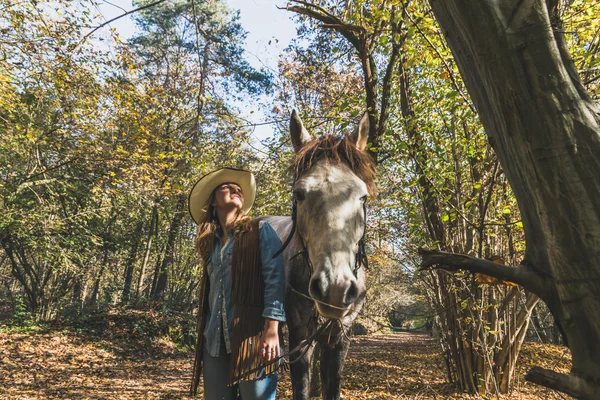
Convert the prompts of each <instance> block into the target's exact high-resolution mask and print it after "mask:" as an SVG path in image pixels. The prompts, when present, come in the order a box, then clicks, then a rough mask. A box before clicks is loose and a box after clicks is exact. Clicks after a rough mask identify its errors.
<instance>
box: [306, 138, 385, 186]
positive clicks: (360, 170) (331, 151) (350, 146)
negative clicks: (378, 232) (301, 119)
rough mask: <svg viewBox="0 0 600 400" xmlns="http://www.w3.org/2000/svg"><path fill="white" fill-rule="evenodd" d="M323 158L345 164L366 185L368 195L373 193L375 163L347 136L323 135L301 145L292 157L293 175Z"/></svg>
mask: <svg viewBox="0 0 600 400" xmlns="http://www.w3.org/2000/svg"><path fill="white" fill-rule="evenodd" d="M324 158H325V159H327V160H329V161H332V162H334V163H344V164H346V165H347V166H348V167H350V169H351V170H352V172H354V174H355V175H356V176H358V177H359V178H360V179H361V180H362V181H363V182H364V183H365V184H366V185H367V190H368V192H369V195H371V196H374V195H375V163H374V162H373V160H372V159H371V156H369V154H367V152H365V151H360V150H359V149H357V148H356V145H355V143H353V142H352V140H351V139H350V138H349V137H348V136H336V135H325V136H322V137H320V138H316V139H313V140H311V141H309V142H308V143H306V144H305V145H304V146H302V148H301V149H300V150H299V151H298V152H297V153H296V158H295V159H294V173H295V176H296V177H299V176H300V175H302V174H303V173H304V172H306V171H307V170H308V169H310V168H311V167H312V166H313V165H314V163H316V162H317V161H319V160H321V159H324Z"/></svg>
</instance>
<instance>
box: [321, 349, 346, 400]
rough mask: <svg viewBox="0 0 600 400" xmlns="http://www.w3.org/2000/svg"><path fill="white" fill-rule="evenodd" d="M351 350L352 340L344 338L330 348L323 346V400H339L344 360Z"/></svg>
mask: <svg viewBox="0 0 600 400" xmlns="http://www.w3.org/2000/svg"><path fill="white" fill-rule="evenodd" d="M349 348H350V340H348V339H347V338H346V337H342V338H340V339H339V341H337V343H335V344H333V345H331V346H329V345H327V344H324V343H322V344H321V391H322V393H323V400H339V398H340V386H341V383H342V371H343V369H344V360H345V359H346V354H347V353H348V349H349Z"/></svg>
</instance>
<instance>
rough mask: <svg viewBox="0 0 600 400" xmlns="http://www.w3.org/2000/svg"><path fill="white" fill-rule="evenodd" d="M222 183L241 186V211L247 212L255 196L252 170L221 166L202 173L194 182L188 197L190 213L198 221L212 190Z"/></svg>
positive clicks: (254, 181)
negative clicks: (242, 202)
mask: <svg viewBox="0 0 600 400" xmlns="http://www.w3.org/2000/svg"><path fill="white" fill-rule="evenodd" d="M223 183H235V184H237V185H238V186H239V187H240V188H242V195H243V196H244V205H243V207H242V211H243V212H245V213H248V211H250V209H251V208H252V205H253V204H254V199H255V197H256V180H255V179H254V175H252V172H250V171H246V170H243V169H236V168H221V169H218V170H216V171H213V172H210V173H208V174H206V175H204V176H203V177H202V178H200V179H199V180H198V182H196V184H195V185H194V187H193V188H192V190H191V192H190V196H189V198H188V207H189V210H190V215H191V216H192V219H193V220H194V222H196V223H198V221H199V220H200V217H202V215H203V214H204V213H205V212H206V210H205V209H204V206H205V205H206V202H207V201H208V199H209V198H210V195H211V194H212V192H213V191H214V190H215V189H216V188H217V187H219V186H220V185H222V184H223Z"/></svg>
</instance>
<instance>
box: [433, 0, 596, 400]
mask: <svg viewBox="0 0 600 400" xmlns="http://www.w3.org/2000/svg"><path fill="white" fill-rule="evenodd" d="M430 4H431V6H432V8H433V10H434V13H435V15H436V18H437V19H438V21H439V23H440V25H441V27H442V29H443V31H444V33H445V35H446V37H447V39H448V43H449V45H450V48H451V50H452V52H453V54H454V57H455V58H456V62H457V64H458V66H459V69H460V71H461V74H462V76H463V79H464V81H465V84H466V86H467V88H468V90H469V93H470V94H471V97H472V99H473V102H474V104H475V106H476V107H477V110H478V112H479V115H480V117H481V120H482V123H483V125H484V127H485V129H486V132H487V134H488V137H489V140H490V143H491V144H492V146H493V147H494V149H495V150H496V153H497V154H498V157H499V159H500V161H501V163H502V166H503V169H504V172H505V174H506V176H507V178H508V180H509V182H510V184H511V186H512V188H513V190H514V193H515V196H516V198H517V201H518V203H519V206H520V211H521V215H522V218H523V226H524V229H525V235H526V239H527V251H526V256H525V260H524V261H523V262H522V265H521V266H520V267H519V269H520V270H521V271H522V272H523V274H524V275H526V276H527V278H526V279H525V278H524V276H523V278H524V279H522V280H521V282H520V283H521V284H522V285H523V286H525V287H526V288H528V289H530V290H531V291H533V292H534V293H536V294H538V295H539V296H540V297H541V298H542V299H543V300H544V301H545V302H546V304H547V305H548V307H549V309H550V310H551V312H552V314H553V315H554V316H555V317H556V319H557V320H558V321H559V322H560V324H561V325H562V327H563V330H564V331H565V333H566V336H567V339H568V343H569V344H570V349H571V353H572V356H573V369H572V371H571V375H570V376H567V377H565V379H562V380H560V382H559V383H556V384H554V386H553V384H552V383H549V382H557V380H556V379H554V376H552V377H550V375H548V376H546V377H545V379H538V378H536V377H539V376H540V374H541V373H540V369H536V370H535V373H534V374H533V375H530V377H532V378H533V379H537V380H536V381H537V382H540V383H542V384H544V385H546V386H548V387H554V388H557V389H559V390H565V388H566V387H567V386H568V385H569V384H572V385H573V386H572V387H567V389H568V391H569V393H571V394H575V395H576V397H579V398H590V399H591V398H592V397H590V395H591V394H594V395H596V394H597V393H598V392H599V391H600V386H599V384H598V382H600V346H599V342H600V297H599V296H598V293H600V162H599V158H598V155H599V154H600V121H599V116H598V108H597V106H596V104H595V103H594V102H593V101H592V100H591V99H590V98H589V96H588V95H587V94H586V93H585V90H584V88H583V86H582V85H581V82H580V81H579V78H578V76H577V73H576V72H575V70H574V66H573V62H572V60H571V59H570V57H569V55H568V51H567V49H566V45H565V42H564V38H563V36H562V33H561V32H560V28H561V27H560V26H558V25H556V21H555V20H553V21H551V15H550V14H551V12H553V6H555V5H556V4H555V3H554V4H550V10H549V8H548V5H547V4H546V3H545V2H543V1H541V0H523V1H506V2H498V1H494V0H479V1H466V0H444V1H433V0H431V1H430ZM551 22H555V27H556V28H558V29H556V30H554V29H553V25H552V23H551ZM497 270H498V271H499V270H501V268H500V269H497ZM519 273H521V272H519ZM565 385H566V386H565ZM565 391H566V390H565ZM596 398H597V397H596Z"/></svg>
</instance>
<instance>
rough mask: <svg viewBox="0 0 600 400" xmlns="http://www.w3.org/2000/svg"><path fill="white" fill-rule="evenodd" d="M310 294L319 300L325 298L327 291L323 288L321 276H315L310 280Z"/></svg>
mask: <svg viewBox="0 0 600 400" xmlns="http://www.w3.org/2000/svg"><path fill="white" fill-rule="evenodd" d="M308 294H310V296H311V297H312V298H313V299H317V300H323V299H324V298H325V291H324V290H323V285H322V284H321V281H320V279H319V278H314V279H312V280H311V281H310V286H309V287H308Z"/></svg>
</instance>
